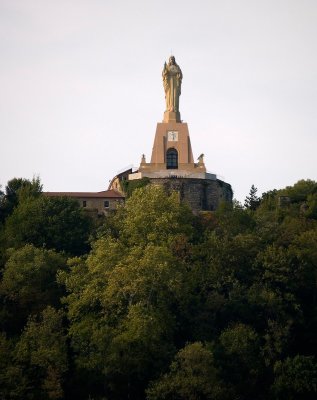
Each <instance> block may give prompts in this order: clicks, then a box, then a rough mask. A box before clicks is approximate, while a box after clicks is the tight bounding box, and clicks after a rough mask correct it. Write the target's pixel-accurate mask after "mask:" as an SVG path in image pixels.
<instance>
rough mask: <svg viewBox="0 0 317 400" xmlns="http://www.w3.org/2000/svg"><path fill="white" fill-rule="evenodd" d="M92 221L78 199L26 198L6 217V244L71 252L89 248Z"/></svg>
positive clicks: (84, 250) (83, 251) (77, 252)
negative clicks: (81, 207)
mask: <svg viewBox="0 0 317 400" xmlns="http://www.w3.org/2000/svg"><path fill="white" fill-rule="evenodd" d="M90 226H91V221H90V219H89V217H88V216H86V215H85V214H84V212H83V211H82V210H81V209H80V206H79V204H78V203H77V201H75V200H72V199H69V198H67V197H45V196H40V197H38V198H35V199H34V198H28V199H27V200H25V201H23V202H21V203H20V204H19V205H18V206H17V207H16V208H15V209H14V211H13V213H12V215H11V216H9V217H8V218H7V220H6V224H5V230H4V238H5V241H6V245H7V247H20V246H23V245H25V244H28V243H31V244H33V245H34V246H36V247H45V248H49V249H55V250H57V251H65V252H66V253H70V254H72V255H77V254H83V253H85V252H86V251H87V250H88V248H89V247H88V237H89V231H90Z"/></svg>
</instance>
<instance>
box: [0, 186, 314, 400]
mask: <svg viewBox="0 0 317 400" xmlns="http://www.w3.org/2000/svg"><path fill="white" fill-rule="evenodd" d="M14 185H15V186H14ZM14 185H12V192H13V193H16V200H13V201H12V202H13V203H14V201H15V203H14V207H13V208H12V209H11V211H10V213H9V214H7V215H6V217H5V223H4V224H3V225H2V229H1V228H0V255H1V257H2V258H1V259H2V261H1V262H2V264H3V270H2V274H1V283H0V296H1V308H0V323H1V328H2V331H3V334H1V335H0V393H1V394H0V398H4V399H25V398H26V399H41V398H45V399H50V398H51V399H65V400H68V399H73V398H76V399H78V400H87V399H89V398H90V399H99V400H101V399H106V398H107V399H112V400H117V399H118V400H121V399H124V398H130V399H140V400H144V399H145V398H148V399H149V400H154V399H175V400H176V399H218V400H226V399H241V400H249V399H252V400H265V399H274V398H275V399H277V400H283V399H302V398H303V399H313V398H315V397H316V385H317V383H316V356H317V353H316V349H317V287H316V281H317V250H316V249H317V221H316V194H317V192H316V190H315V188H316V184H315V182H313V181H300V182H298V183H297V184H295V185H294V186H293V187H288V188H285V189H282V190H273V191H271V192H268V193H266V194H264V195H263V196H262V198H261V202H260V205H257V206H256V207H253V206H252V204H251V203H252V202H251V203H250V204H248V207H247V208H245V207H242V206H241V204H239V203H237V202H235V203H233V204H228V203H223V204H221V205H220V206H219V208H218V210H217V211H216V212H204V213H201V214H200V215H197V216H194V215H193V214H192V213H191V211H190V210H189V209H188V207H186V206H185V205H182V204H180V202H179V198H178V196H177V195H176V194H173V193H172V194H171V195H170V196H168V195H167V194H166V193H165V192H164V190H163V189H162V188H159V187H154V186H152V185H146V186H145V187H142V188H136V189H135V190H133V193H132V194H131V196H130V197H129V199H128V200H127V202H126V206H125V207H120V208H119V210H118V211H117V212H116V214H114V215H112V216H110V217H107V219H106V221H105V223H104V225H103V226H102V227H99V228H98V230H97V232H96V233H94V235H93V236H91V248H89V247H88V246H87V238H88V234H89V232H90V226H89V224H88V223H87V220H86V219H85V217H84V216H83V215H82V213H81V211H80V209H79V208H78V205H77V203H76V204H75V203H74V202H72V201H70V200H68V199H52V198H47V197H46V198H45V197H44V196H43V195H41V194H40V191H39V190H38V189H36V190H35V192H34V193H33V192H32V190H31V189H30V186H28V185H25V186H23V182H20V181H17V182H15V183H14ZM21 185H22V186H23V188H21ZM254 189H255V188H254ZM1 196H2V197H1V199H2V200H1V202H3V201H4V200H3V199H4V198H5V196H6V194H2V195H1ZM252 196H253V200H254V196H255V197H256V193H255V192H254V193H253V195H252ZM280 196H284V199H285V198H286V199H287V201H286V202H284V203H283V202H281V201H280ZM285 196H286V197H285ZM22 199H23V200H22ZM250 201H251V200H250ZM13 203H11V204H13ZM2 204H3V203H2ZM44 244H45V245H44ZM9 246H10V247H11V248H10V249H9V248H8V247H9ZM58 252H62V253H58ZM74 255H75V256H76V257H74ZM67 257H68V259H67ZM66 259H67V264H66ZM16 382H19V384H18V385H17V384H16Z"/></svg>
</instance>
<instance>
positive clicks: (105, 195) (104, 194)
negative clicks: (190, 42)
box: [43, 190, 124, 199]
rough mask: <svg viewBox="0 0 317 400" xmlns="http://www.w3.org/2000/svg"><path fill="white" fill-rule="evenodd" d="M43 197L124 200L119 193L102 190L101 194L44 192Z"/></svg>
mask: <svg viewBox="0 0 317 400" xmlns="http://www.w3.org/2000/svg"><path fill="white" fill-rule="evenodd" d="M43 194H44V195H45V196H48V197H64V196H65V197H79V198H84V197H87V198H88V197H89V198H94V199H100V198H101V199H109V198H113V199H124V196H122V194H121V193H119V192H117V191H116V190H104V191H102V192H44V193H43Z"/></svg>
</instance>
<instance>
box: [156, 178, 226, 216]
mask: <svg viewBox="0 0 317 400" xmlns="http://www.w3.org/2000/svg"><path fill="white" fill-rule="evenodd" d="M150 182H151V184H152V185H160V186H163V187H164V188H165V189H166V190H167V192H170V191H176V192H178V193H179V198H180V200H181V201H183V202H185V203H187V204H188V205H189V206H190V208H191V209H192V210H193V211H194V212H197V211H213V210H216V209H217V207H218V206H219V203H220V202H221V201H227V202H231V201H232V196H233V193H232V189H231V185H229V184H228V183H226V182H223V181H221V180H219V179H216V180H209V179H197V178H177V177H175V178H150Z"/></svg>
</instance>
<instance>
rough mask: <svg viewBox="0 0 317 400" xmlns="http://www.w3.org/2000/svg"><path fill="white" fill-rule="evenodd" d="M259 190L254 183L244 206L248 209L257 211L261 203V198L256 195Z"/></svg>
mask: <svg viewBox="0 0 317 400" xmlns="http://www.w3.org/2000/svg"><path fill="white" fill-rule="evenodd" d="M257 191H258V189H257V188H256V187H255V186H254V185H252V186H251V189H250V193H249V196H247V197H246V198H245V200H244V207H245V208H247V209H248V210H252V211H255V210H256V209H257V208H258V207H259V205H260V202H261V199H260V198H259V197H258V196H257V195H256V194H257Z"/></svg>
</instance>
